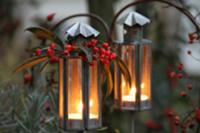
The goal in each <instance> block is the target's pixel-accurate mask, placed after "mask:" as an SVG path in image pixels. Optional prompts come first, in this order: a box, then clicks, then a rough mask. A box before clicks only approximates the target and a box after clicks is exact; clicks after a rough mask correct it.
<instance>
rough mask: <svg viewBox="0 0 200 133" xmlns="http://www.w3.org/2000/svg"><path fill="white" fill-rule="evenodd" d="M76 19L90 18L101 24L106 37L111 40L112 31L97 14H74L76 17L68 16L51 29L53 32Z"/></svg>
mask: <svg viewBox="0 0 200 133" xmlns="http://www.w3.org/2000/svg"><path fill="white" fill-rule="evenodd" d="M76 17H90V18H93V19H95V20H97V21H98V22H99V23H101V24H102V26H103V28H104V30H105V33H106V37H107V38H109V33H110V30H109V26H108V25H107V23H106V22H105V21H104V20H103V19H102V18H101V17H100V16H98V15H96V14H92V13H79V14H74V15H71V16H68V17H66V18H64V19H62V20H61V21H59V22H58V23H57V24H55V25H54V26H53V27H52V28H51V30H55V29H56V28H58V27H59V26H60V25H61V24H63V23H64V22H66V21H68V20H69V19H72V18H76Z"/></svg>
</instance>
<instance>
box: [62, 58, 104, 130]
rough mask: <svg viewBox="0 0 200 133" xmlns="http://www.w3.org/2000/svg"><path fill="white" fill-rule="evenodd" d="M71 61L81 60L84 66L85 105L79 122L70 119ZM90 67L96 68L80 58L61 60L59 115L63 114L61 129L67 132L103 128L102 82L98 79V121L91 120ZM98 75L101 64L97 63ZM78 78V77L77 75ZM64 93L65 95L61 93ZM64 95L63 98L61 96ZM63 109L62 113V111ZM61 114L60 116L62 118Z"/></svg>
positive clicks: (82, 87)
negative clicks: (69, 85)
mask: <svg viewBox="0 0 200 133" xmlns="http://www.w3.org/2000/svg"><path fill="white" fill-rule="evenodd" d="M70 59H77V60H81V66H82V72H81V74H80V76H81V77H82V81H81V82H82V85H81V91H82V99H81V100H82V101H81V102H82V104H83V109H82V119H78V120H73V119H72V120H71V119H69V117H68V115H69V112H68V109H69V107H68V89H69V88H68V82H69V81H68V80H69V77H68V78H67V75H68V73H69V70H68V68H67V67H68V66H69V60H70ZM90 67H94V66H89V64H88V63H86V62H84V61H82V59H81V58H80V57H67V58H60V60H59V101H58V102H59V113H60V112H63V113H64V114H63V119H61V118H60V125H61V127H62V128H63V129H64V130H66V131H85V130H94V129H98V128H100V127H101V126H102V111H101V109H102V103H101V100H102V98H101V96H102V94H101V81H100V80H99V79H98V80H97V87H98V88H97V91H98V105H97V106H99V107H98V119H91V118H90V115H89V114H90V112H89V110H90V107H89V106H90V102H89V94H90V91H92V90H91V88H89V84H90V79H89V78H90V72H89V69H90ZM96 69H97V72H98V74H100V71H101V70H100V66H99V63H98V62H97V66H96ZM77 76H78V75H77ZM61 89H62V90H61ZM61 92H63V93H61ZM61 95H62V96H61ZM62 97H63V106H62V107H63V108H61V107H60V104H62V103H60V102H61V101H62V100H61V99H60V98H62ZM60 108H61V109H63V110H62V111H61V110H60ZM60 115H61V114H59V116H60Z"/></svg>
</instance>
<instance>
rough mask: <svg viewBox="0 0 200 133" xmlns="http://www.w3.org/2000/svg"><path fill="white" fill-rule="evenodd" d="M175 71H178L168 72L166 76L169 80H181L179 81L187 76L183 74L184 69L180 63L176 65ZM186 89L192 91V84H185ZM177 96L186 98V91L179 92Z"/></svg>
mask: <svg viewBox="0 0 200 133" xmlns="http://www.w3.org/2000/svg"><path fill="white" fill-rule="evenodd" d="M176 68H177V70H178V71H170V72H169V74H168V76H169V78H170V79H171V80H181V79H184V78H187V77H188V76H187V75H186V74H185V73H184V72H183V69H184V66H183V64H182V63H178V65H177V67H176ZM186 88H187V90H192V84H191V83H187V84H186ZM179 95H180V96H181V97H186V96H187V93H186V91H184V90H183V91H181V92H180V93H179Z"/></svg>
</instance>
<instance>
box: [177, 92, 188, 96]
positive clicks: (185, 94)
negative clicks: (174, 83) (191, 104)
mask: <svg viewBox="0 0 200 133" xmlns="http://www.w3.org/2000/svg"><path fill="white" fill-rule="evenodd" d="M179 95H180V96H181V97H186V96H187V93H186V92H185V91H181V92H180V94H179Z"/></svg>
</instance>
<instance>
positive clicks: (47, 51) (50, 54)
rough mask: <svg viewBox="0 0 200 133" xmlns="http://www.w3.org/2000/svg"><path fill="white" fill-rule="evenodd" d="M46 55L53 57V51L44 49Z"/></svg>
mask: <svg viewBox="0 0 200 133" xmlns="http://www.w3.org/2000/svg"><path fill="white" fill-rule="evenodd" d="M46 54H47V55H48V56H53V55H54V51H53V50H52V49H50V48H48V49H46Z"/></svg>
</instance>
